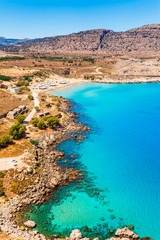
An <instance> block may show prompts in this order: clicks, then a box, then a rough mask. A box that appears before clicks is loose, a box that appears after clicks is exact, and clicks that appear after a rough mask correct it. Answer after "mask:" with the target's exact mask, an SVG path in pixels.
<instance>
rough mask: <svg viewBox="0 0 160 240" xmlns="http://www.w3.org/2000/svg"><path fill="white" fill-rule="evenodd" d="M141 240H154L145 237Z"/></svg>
mask: <svg viewBox="0 0 160 240" xmlns="http://www.w3.org/2000/svg"><path fill="white" fill-rule="evenodd" d="M141 240H152V238H150V237H143V238H141Z"/></svg>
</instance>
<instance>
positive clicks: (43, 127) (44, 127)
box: [37, 120, 47, 129]
mask: <svg viewBox="0 0 160 240" xmlns="http://www.w3.org/2000/svg"><path fill="white" fill-rule="evenodd" d="M37 127H38V128H39V129H46V128H47V126H46V124H45V122H44V121H43V120H39V122H38V124H37Z"/></svg>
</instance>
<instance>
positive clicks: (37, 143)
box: [30, 140, 39, 146]
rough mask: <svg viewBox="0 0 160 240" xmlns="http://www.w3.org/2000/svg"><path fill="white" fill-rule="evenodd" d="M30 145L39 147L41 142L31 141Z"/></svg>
mask: <svg viewBox="0 0 160 240" xmlns="http://www.w3.org/2000/svg"><path fill="white" fill-rule="evenodd" d="M30 143H31V144H33V145H35V146H38V145H39V141H37V140H30Z"/></svg>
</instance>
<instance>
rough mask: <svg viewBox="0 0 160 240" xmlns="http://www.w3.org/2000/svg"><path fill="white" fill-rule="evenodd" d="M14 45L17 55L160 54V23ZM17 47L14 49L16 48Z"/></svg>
mask: <svg viewBox="0 0 160 240" xmlns="http://www.w3.org/2000/svg"><path fill="white" fill-rule="evenodd" d="M12 45H14V46H15V49H17V50H18V52H50V53H52V52H54V51H58V52H71V53H72V52H73V53H74V52H95V51H96V52H99V53H100V52H102V53H103V52H109V53H112V52H113V53H119V52H121V53H126V52H130V51H140V52H141V51H153V52H156V51H158V52H160V24H148V25H144V26H142V27H139V28H133V29H130V30H128V31H122V32H115V31H113V30H107V29H92V30H87V31H80V32H78V33H71V34H68V35H59V36H53V37H45V38H36V39H31V40H27V41H23V40H21V41H19V42H18V41H17V42H16V41H15V43H14V44H13V43H12ZM14 46H13V47H12V46H11V48H13V49H14ZM11 48H8V50H11ZM4 50H7V47H4Z"/></svg>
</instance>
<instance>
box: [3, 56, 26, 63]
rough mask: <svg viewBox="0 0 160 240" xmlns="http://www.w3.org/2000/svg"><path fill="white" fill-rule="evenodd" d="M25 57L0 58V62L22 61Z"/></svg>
mask: <svg viewBox="0 0 160 240" xmlns="http://www.w3.org/2000/svg"><path fill="white" fill-rule="evenodd" d="M24 59H25V57H19V56H11V57H9V56H7V57H0V62H2V61H3V62H4V61H16V60H24Z"/></svg>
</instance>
